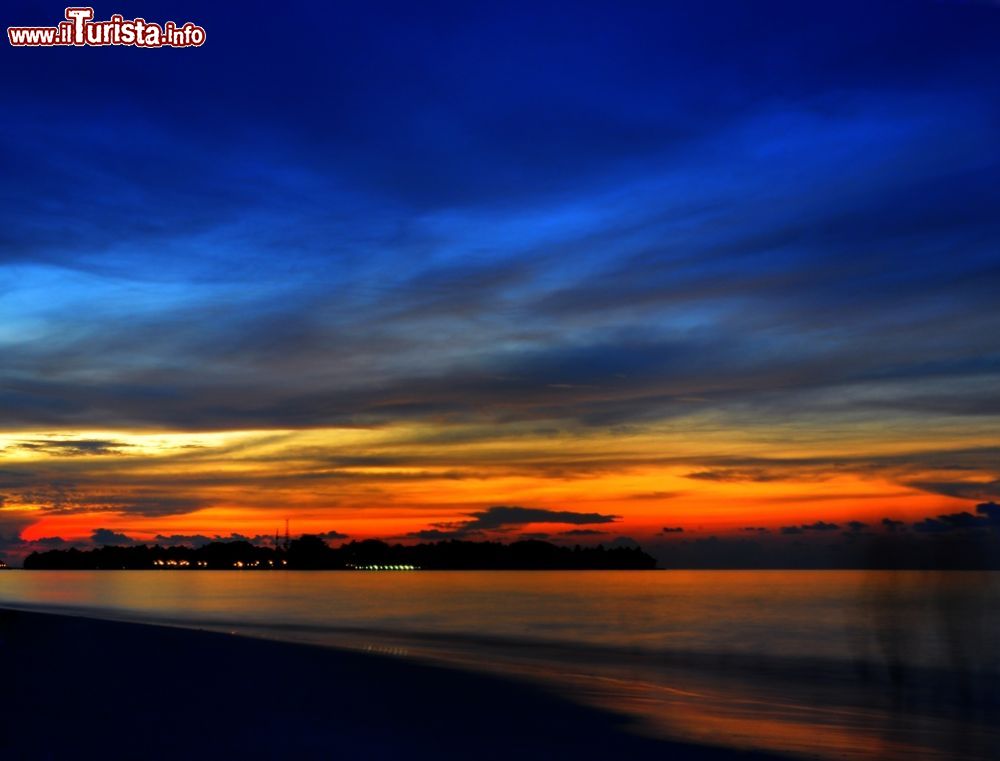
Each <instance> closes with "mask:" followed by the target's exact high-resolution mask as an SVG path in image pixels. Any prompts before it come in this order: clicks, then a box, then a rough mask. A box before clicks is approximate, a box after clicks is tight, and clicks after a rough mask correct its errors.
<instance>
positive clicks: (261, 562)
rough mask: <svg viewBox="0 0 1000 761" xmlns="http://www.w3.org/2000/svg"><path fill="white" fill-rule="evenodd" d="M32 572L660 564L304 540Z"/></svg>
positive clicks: (99, 560) (45, 559)
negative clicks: (339, 543)
mask: <svg viewBox="0 0 1000 761" xmlns="http://www.w3.org/2000/svg"><path fill="white" fill-rule="evenodd" d="M24 568H25V569H28V570H89V571H99V570H132V571H135V570H150V569H152V570H186V571H197V570H238V571H240V570H251V571H253V570H259V571H265V570H300V571H302V570H308V571H334V570H337V571H341V570H343V571H352V570H353V571H369V570H370V571H410V570H441V571H444V570H448V571H472V570H525V571H527V570H650V569H654V568H656V560H655V558H653V557H652V556H651V555H648V554H647V553H645V552H644V551H643V550H642V549H641V548H640V547H635V546H630V547H617V546H616V547H604V546H603V545H598V546H596V547H581V546H579V545H577V546H574V547H563V546H559V545H555V544H552V543H550V542H545V541H540V540H534V539H532V540H522V541H517V542H511V543H509V544H502V543H500V542H473V541H464V540H457V539H452V540H447V541H439V542H431V543H423V544H416V545H403V544H389V543H387V542H383V541H381V540H378V539H365V540H363V541H351V542H347V543H345V544H342V545H341V546H339V547H336V548H335V547H331V546H330V545H328V544H327V543H326V542H325V541H323V539H322V538H321V537H319V536H315V535H312V534H304V535H302V536H300V537H298V538H297V539H293V540H291V541H286V542H284V543H276V544H275V546H273V547H266V546H260V545H256V544H252V543H250V542H247V541H233V542H211V543H210V544H206V545H204V546H201V547H187V546H173V547H163V546H160V545H152V546H150V545H145V544H141V545H134V546H126V547H122V546H113V545H105V546H103V547H98V548H95V549H92V550H78V549H76V548H71V549H68V550H48V551H45V552H33V553H31V554H30V555H28V556H27V557H26V558H25V559H24Z"/></svg>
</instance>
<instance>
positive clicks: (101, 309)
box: [0, 0, 1000, 560]
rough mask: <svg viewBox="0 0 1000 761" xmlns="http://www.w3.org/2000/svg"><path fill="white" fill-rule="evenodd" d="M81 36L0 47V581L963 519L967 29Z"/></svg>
mask: <svg viewBox="0 0 1000 761" xmlns="http://www.w3.org/2000/svg"><path fill="white" fill-rule="evenodd" d="M62 8H63V6H60V5H57V4H55V3H53V2H48V0H46V1H45V2H37V1H36V2H18V1H14V2H7V3H5V4H4V9H3V12H2V14H0V16H2V21H3V24H4V26H8V25H22V26H23V25H54V24H56V23H57V22H58V21H59V20H60V19H61V18H62ZM112 13H122V14H124V15H125V16H126V17H136V16H142V17H144V18H146V19H147V20H150V21H159V22H163V21H167V20H173V21H176V22H178V23H183V22H185V21H193V22H195V23H197V24H199V25H200V26H202V27H204V28H205V30H206V42H205V44H204V45H203V46H202V47H199V48H189V49H159V50H141V49H136V48H127V47H117V48H35V49H28V48H16V49H15V48H12V47H10V46H9V45H6V44H4V46H3V47H2V49H0V97H2V100H3V119H2V120H0V553H4V554H5V555H6V556H7V557H8V559H13V560H16V559H17V558H19V557H21V556H23V554H24V553H25V552H28V551H30V550H32V549H38V548H44V547H58V546H66V545H68V544H72V543H78V544H81V546H85V545H87V544H88V543H90V544H93V543H103V542H105V541H110V542H112V543H113V542H134V541H143V542H151V541H161V542H166V541H168V540H169V541H178V542H179V541H204V540H206V539H207V538H211V537H216V536H221V537H230V536H233V535H239V536H246V537H267V536H273V534H274V532H275V531H276V530H279V531H281V532H283V531H284V525H285V520H286V519H287V520H289V521H290V524H291V530H292V532H293V533H296V534H297V533H302V532H310V533H323V534H326V535H327V536H328V537H329V538H330V539H341V538H346V537H350V538H357V539H361V538H369V537H380V538H383V539H389V540H393V541H416V540H420V539H433V538H448V537H461V538H472V539H503V540H510V539H513V538H517V537H524V536H528V537H539V538H548V539H551V540H554V541H559V542H570V543H577V542H581V543H595V542H598V541H600V542H603V543H613V542H619V543H629V542H631V541H637V542H639V543H640V544H642V545H643V546H644V547H647V546H648V547H653V548H654V549H655V550H656V551H657V552H660V553H668V552H669V551H670V546H671V543H676V542H689V541H692V538H699V537H700V538H706V537H712V536H718V537H727V536H738V535H740V534H741V532H743V533H746V532H747V530H748V529H752V530H753V533H754V534H755V536H760V535H764V534H767V535H769V536H772V537H773V541H776V542H780V541H783V540H787V541H793V540H794V541H796V542H801V541H804V540H806V539H809V538H811V537H817V538H816V541H819V540H820V539H819V538H820V537H822V538H823V540H825V541H834V537H836V538H837V539H836V540H837V541H846V539H845V537H849V535H850V534H851V533H857V532H859V531H879V530H887V529H886V528H884V527H891V526H894V525H896V522H898V523H899V524H900V525H901V526H903V527H904V528H907V529H908V530H913V531H919V530H920V528H919V527H920V526H924V527H927V526H931V527H933V524H930V523H926V521H928V520H931V521H937V522H938V523H939V524H940V525H942V526H945V527H946V528H947V527H949V526H952V525H956V526H957V525H961V524H962V522H963V520H964V521H966V523H967V522H968V521H967V519H963V518H955V516H961V515H963V514H964V515H966V516H967V517H968V518H972V519H973V520H975V521H986V522H990V521H994V519H996V522H1000V516H998V515H997V514H996V513H995V512H993V511H991V510H990V509H989V507H988V506H987V507H985V508H980V507H977V506H981V505H984V504H986V505H988V503H990V502H991V501H993V500H995V499H998V498H1000V475H998V472H1000V440H998V436H997V431H998V423H1000V392H998V389H1000V339H998V336H1000V309H998V308H997V307H998V305H997V294H998V293H1000V216H998V215H997V213H996V210H997V208H998V204H1000V140H998V135H1000V132H998V129H1000V97H998V96H1000V90H998V86H997V79H996V72H997V71H998V70H1000V45H998V44H997V40H998V39H1000V6H998V5H996V4H994V3H988V2H920V1H918V0H912V1H909V0H899V1H896V2H888V1H885V0H876V1H874V2H872V1H869V2H864V3H855V2H838V3H801V2H794V3H774V2H769V1H767V0H764V1H763V2H754V3H745V2H716V1H714V0H713V1H712V2H706V3H687V2H684V3H682V2H654V3H648V4H646V3H638V2H628V3H621V2H606V3H589V2H580V3H574V4H572V5H571V6H567V5H566V4H565V3H554V2H544V1H543V2H539V1H536V2H531V3H523V4H521V3H489V4H485V3H469V2H463V3H434V2H428V3H398V4H395V3H383V2H370V3H364V4H359V3H340V2H331V3H314V2H296V0H289V1H286V2H284V3H281V4H278V5H276V4H265V3H257V2H241V3H239V4H236V3H232V4H227V3H212V4H211V5H210V6H209V5H208V4H205V3H201V2H183V1H179V2H141V1H136V0H129V2H128V3H127V4H126V3H118V4H114V3H104V4H97V5H95V15H96V18H97V19H106V18H108V17H109V16H110V15H111V14H112ZM939 516H945V518H940V517H939ZM884 519H889V521H890V522H891V523H884V522H883V521H884ZM855 524H862V525H860V526H859V525H855ZM990 525H993V523H991V524H990ZM823 526H832V527H833V528H824V527H823Z"/></svg>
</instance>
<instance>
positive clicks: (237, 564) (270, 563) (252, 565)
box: [233, 560, 288, 568]
mask: <svg viewBox="0 0 1000 761" xmlns="http://www.w3.org/2000/svg"><path fill="white" fill-rule="evenodd" d="M267 565H268V567H269V568H274V561H273V560H268V561H267ZM281 565H288V561H287V560H282V561H281ZM233 568H260V561H259V560H255V561H253V562H252V563H250V562H247V563H244V562H243V561H242V560H237V561H236V562H235V563H233Z"/></svg>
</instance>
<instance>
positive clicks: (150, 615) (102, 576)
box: [0, 571, 1000, 759]
mask: <svg viewBox="0 0 1000 761" xmlns="http://www.w3.org/2000/svg"><path fill="white" fill-rule="evenodd" d="M998 603H1000V574H997V573H973V572H969V573H965V572H945V573H927V572H892V571H888V572H854V571H843V572H838V571H821V572H805V571H797V572H787V571H719V572H714V571H649V572H645V571H625V572H604V571H592V572H591V571H584V572H580V571H572V572H497V571H486V572H367V573H366V572H356V573H352V572H291V571H289V572H246V573H239V572H177V571H173V572H171V571H135V572H131V571H110V572H109V571H104V572H100V571H97V572H86V571H70V572H59V571H34V572H30V571H5V572H2V573H0V605H4V606H7V607H20V608H27V609H33V610H48V611H54V612H64V613H77V614H82V615H91V616H97V617H102V618H112V619H120V620H129V621H140V622H152V623H161V624H170V625H179V626H187V627H195V628H202V629H213V630H219V631H228V632H234V633H238V634H245V635H250V636H263V637H270V638H277V639H284V640H290V641H305V642H312V643H318V644H324V645H331V646H338V647H349V648H356V649H361V650H367V651H372V652H376V653H380V654H383V655H388V656H393V657H407V658H420V659H424V660H431V661H435V662H441V663H446V664H448V665H452V666H459V667H462V668H468V669H476V670H483V671H491V672H500V673H504V674H507V675H510V676H513V677H516V678H525V679H530V680H533V681H536V682H542V683H544V684H546V685H548V686H549V687H550V688H552V689H554V690H556V691H559V692H561V693H563V694H565V695H568V696H570V697H572V698H573V699H575V700H580V701H583V702H587V703H592V704H596V705H599V706H602V707H604V708H608V709H611V710H615V711H619V712H623V713H626V714H629V715H630V716H632V717H633V718H634V719H635V721H636V727H637V731H642V732H647V733H653V734H660V735H666V736H671V737H681V738H684V739H690V740H697V741H703V742H712V743H722V744H730V745H735V746H739V747H760V748H768V749H774V750H780V751H784V752H789V753H792V754H796V755H800V756H809V757H819V758H859V759H897V758H898V759H902V758H908V759H914V758H928V759H930V758H941V759H945V758H949V759H950V758H955V759H994V758H998V757H1000V739H998V734H997V730H996V729H995V727H996V726H997V721H996V720H997V716H998V712H997V707H998V701H1000V695H998V686H997V685H998V673H1000V655H998V653H1000V648H997V647H996V643H997V642H998V641H1000V639H998V636H997V635H998V634H1000V604H998Z"/></svg>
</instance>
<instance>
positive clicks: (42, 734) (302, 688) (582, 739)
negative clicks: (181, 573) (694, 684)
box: [0, 610, 772, 761]
mask: <svg viewBox="0 0 1000 761" xmlns="http://www.w3.org/2000/svg"><path fill="white" fill-rule="evenodd" d="M0 685H2V687H0V699H2V711H0V757H3V758H6V759H24V760H25V761H30V760H32V759H54V760H57V759H58V760H61V759H71V758H72V759H91V758H94V759H136V760H139V759H143V760H145V759H168V758H169V759H177V758H187V759H209V758H212V759H216V758H219V759H246V758H250V759H341V758H342V759H515V758H516V759H618V758H630V759H651V758H655V759H677V760H679V761H683V760H685V759H690V760H692V761H736V760H737V759H743V761H765V759H769V758H772V757H771V756H766V755H763V754H756V753H742V752H739V751H733V750H727V749H717V748H710V747H706V746H699V745H691V744H684V743H675V742H668V741H661V740H656V739H651V738H644V737H641V736H639V735H637V734H634V733H633V732H632V731H631V727H630V725H629V720H628V719H626V718H625V717H622V716H618V715H616V714H614V713H610V712H605V711H600V710H597V709H593V708H587V707H584V706H581V705H577V704H575V703H572V702H570V701H567V700H564V699H562V698H560V697H557V696H555V695H552V694H550V693H548V692H546V691H544V690H543V689H541V688H539V687H536V686H532V685H528V684H525V683H522V682H518V681H515V680H508V679H504V678H499V677H493V676H483V675H478V674H470V673H466V672H463V671H458V670H453V669H448V668H438V667H431V666H426V665H423V664H419V663H414V662H411V661H407V660H401V659H398V658H391V657H386V656H378V655H367V654H359V653H354V652H348V651H342V650H336V649H332V648H325V647H313V646H309V645H296V644H288V643H281V642H273V641H267V640H257V639H251V638H246V637H240V636H233V635H227V634H219V633H213V632H202V631H193V630H186V629H178V628H172V627H160V626H150V625H145V624H130V623H118V622H110V621H100V620H95V619H87V618H78V617H68V616H56V615H49V614H40V613H26V612H20V611H10V610H0Z"/></svg>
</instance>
